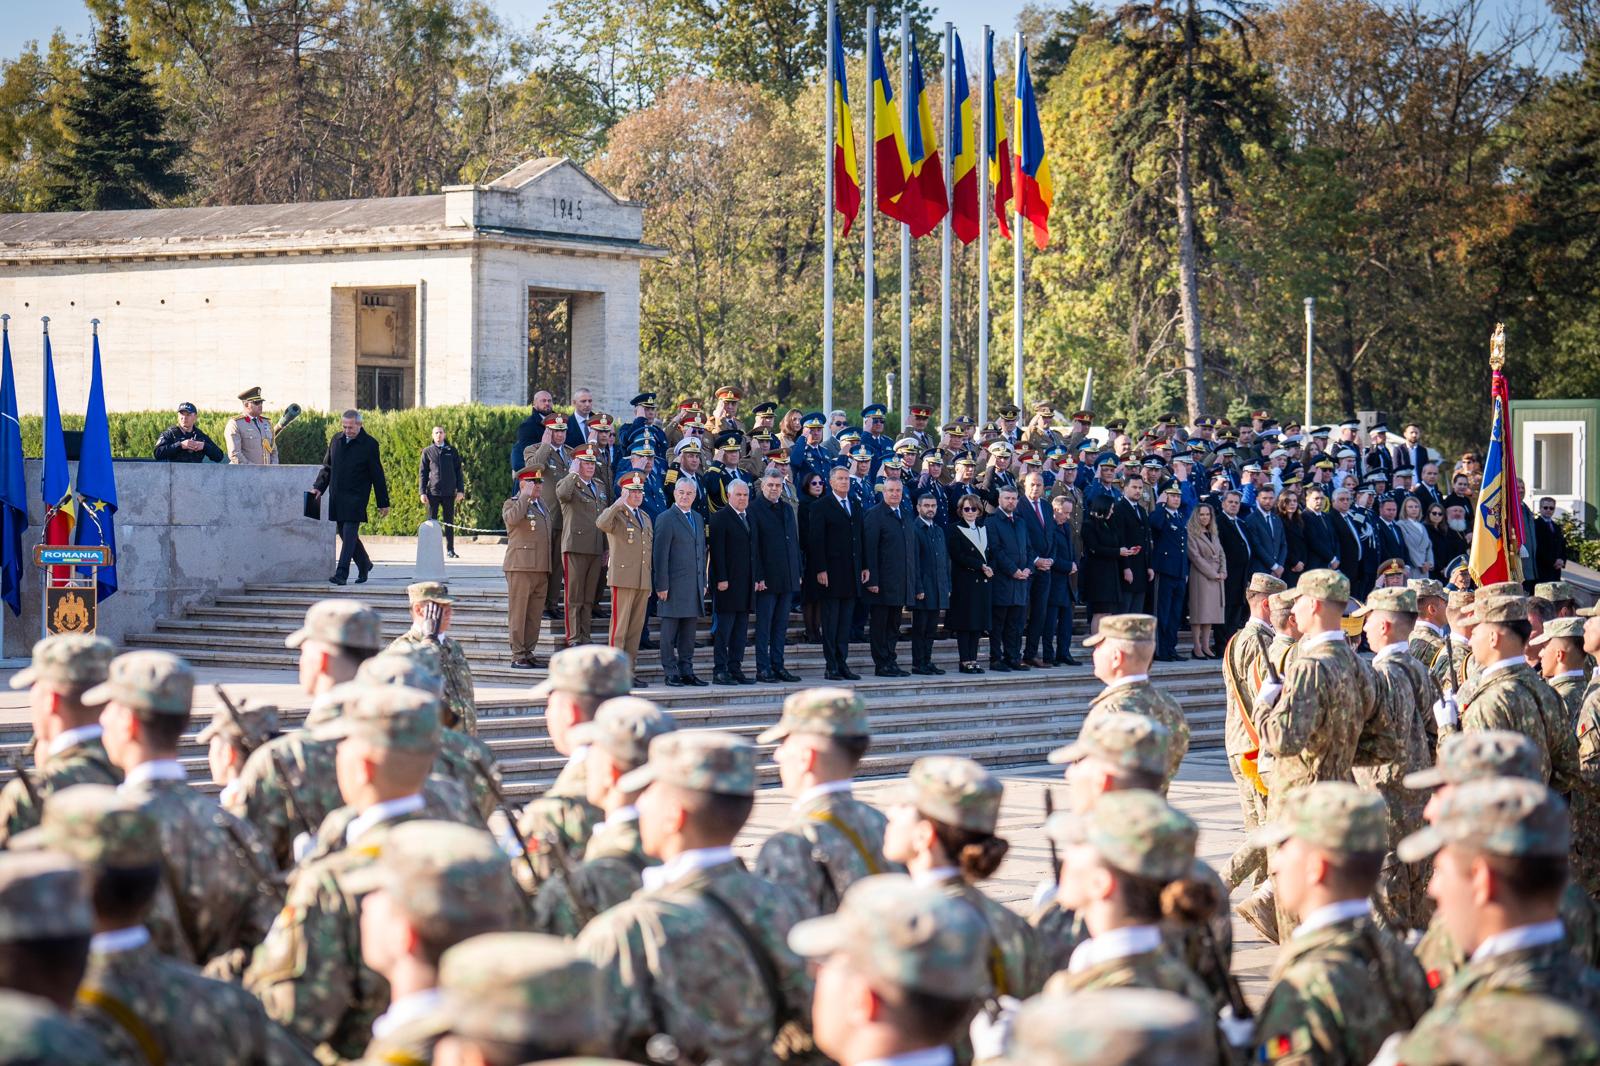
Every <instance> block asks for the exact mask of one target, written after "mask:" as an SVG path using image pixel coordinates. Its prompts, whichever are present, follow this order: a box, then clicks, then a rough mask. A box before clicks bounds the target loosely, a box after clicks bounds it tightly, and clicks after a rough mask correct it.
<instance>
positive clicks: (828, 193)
mask: <svg viewBox="0 0 1600 1066" xmlns="http://www.w3.org/2000/svg"><path fill="white" fill-rule="evenodd" d="M837 3H838V0H828V33H827V44H826V48H827V49H828V55H827V58H826V59H825V60H824V61H823V64H822V69H823V70H825V71H827V75H826V77H827V94H828V107H827V116H828V117H827V119H826V120H825V121H824V123H823V129H824V132H823V136H824V138H825V139H826V141H827V147H825V148H824V149H823V152H822V170H823V174H824V178H823V183H822V189H823V192H822V260H823V266H822V411H823V414H824V415H826V414H827V412H829V411H831V410H833V153H834V143H835V142H836V141H837V139H838V138H837V135H836V133H835V130H834V116H835V113H836V112H837V111H838V105H837V103H836V102H835V99H834V91H835V90H834V87H833V80H834V78H835V76H837V77H839V78H843V77H844V71H842V70H841V71H835V70H834V69H833V54H834V51H833V50H834V39H833V20H834V17H835V14H836V12H837V6H836V5H837ZM844 134H845V136H847V137H849V136H853V134H852V133H851V131H849V130H845V131H844Z"/></svg>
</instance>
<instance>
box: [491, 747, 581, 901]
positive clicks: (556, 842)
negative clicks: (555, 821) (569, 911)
mask: <svg viewBox="0 0 1600 1066" xmlns="http://www.w3.org/2000/svg"><path fill="white" fill-rule="evenodd" d="M472 761H473V764H474V765H475V766H477V768H478V771H479V772H480V773H481V774H483V780H484V781H485V783H487V784H488V786H489V791H490V792H493V793H494V803H495V806H496V807H499V808H500V813H501V814H503V815H505V816H506V828H507V829H509V830H510V831H511V838H512V839H513V840H515V841H516V842H517V847H518V848H520V849H522V861H523V862H524V863H525V864H527V867H528V877H529V878H530V881H529V883H530V884H532V885H533V886H535V887H537V886H538V884H539V871H538V869H537V868H536V867H535V866H534V865H533V853H532V852H530V851H529V850H528V840H527V838H526V837H524V836H523V835H522V830H521V829H520V828H518V826H517V816H516V814H514V813H513V812H512V810H511V804H509V803H507V802H506V793H505V790H504V789H502V788H501V787H500V782H498V781H496V780H495V779H494V775H493V774H492V773H490V772H489V768H488V767H486V766H484V765H483V764H482V763H481V762H479V761H478V759H477V757H476V756H472ZM550 837H551V838H552V839H547V840H545V841H542V843H545V844H548V845H549V846H550V849H551V851H552V852H553V853H554V854H555V855H556V858H557V864H558V869H559V870H560V872H561V880H562V883H563V884H565V885H566V886H567V895H569V896H571V897H572V905H573V906H574V907H575V908H577V909H578V917H579V918H580V919H582V924H583V925H588V924H589V919H590V918H593V917H594V914H593V911H592V909H590V908H588V907H587V906H586V905H585V901H584V900H583V899H582V897H580V896H579V895H578V893H577V891H576V889H575V888H574V887H573V884H572V875H571V871H570V870H568V869H567V853H566V852H565V851H563V850H562V849H561V841H560V838H559V837H557V836H556V834H555V833H551V834H550ZM585 911H588V912H589V913H588V914H587V916H585Z"/></svg>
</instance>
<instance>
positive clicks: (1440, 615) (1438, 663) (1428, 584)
mask: <svg viewBox="0 0 1600 1066" xmlns="http://www.w3.org/2000/svg"><path fill="white" fill-rule="evenodd" d="M1406 588H1408V589H1410V590H1411V591H1412V592H1415V593H1416V594H1417V624H1416V625H1415V626H1414V627H1413V628H1412V630H1411V654H1412V655H1414V656H1416V658H1417V661H1419V662H1420V663H1422V665H1423V666H1426V667H1427V668H1428V673H1430V674H1432V675H1433V682H1434V684H1435V685H1437V686H1438V687H1439V690H1440V691H1441V692H1442V691H1444V690H1445V689H1446V688H1453V687H1454V682H1453V678H1452V675H1451V673H1450V652H1449V650H1448V649H1447V648H1446V645H1445V642H1446V641H1448V640H1449V639H1450V638H1449V635H1448V633H1447V631H1446V627H1447V626H1448V625H1449V619H1448V612H1447V609H1446V604H1447V602H1448V600H1447V595H1448V594H1447V593H1446V592H1445V587H1444V585H1443V584H1442V583H1440V582H1438V581H1435V580H1434V579H1433V578H1427V577H1414V578H1412V579H1411V580H1410V581H1407V582H1406Z"/></svg>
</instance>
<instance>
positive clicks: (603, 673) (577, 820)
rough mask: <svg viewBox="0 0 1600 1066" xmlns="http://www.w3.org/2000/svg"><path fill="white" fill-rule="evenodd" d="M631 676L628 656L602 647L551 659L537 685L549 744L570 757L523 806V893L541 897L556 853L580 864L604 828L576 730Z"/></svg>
mask: <svg viewBox="0 0 1600 1066" xmlns="http://www.w3.org/2000/svg"><path fill="white" fill-rule="evenodd" d="M632 677H633V674H632V670H631V669H630V667H629V664H628V653H627V652H625V651H622V650H621V649H619V648H610V647H607V646H605V645H603V644H582V645H579V646H577V647H574V648H567V649H564V650H562V651H559V652H557V653H556V654H554V655H552V656H550V673H549V675H548V676H547V677H546V678H545V679H544V681H542V682H540V683H539V684H538V685H536V686H534V689H533V691H532V693H531V694H532V696H533V697H534V698H535V699H543V700H544V701H545V707H544V721H545V729H546V731H547V732H549V734H550V743H551V744H552V745H554V747H555V749H556V751H558V752H560V753H561V754H563V755H565V756H567V765H566V766H565V767H563V768H562V770H561V773H560V774H559V775H558V776H557V777H556V780H555V783H554V784H552V785H551V786H550V788H549V790H548V791H546V792H545V794H544V795H542V796H540V797H539V798H538V799H536V800H534V801H533V802H532V803H529V804H528V805H527V806H526V807H524V808H523V809H522V814H521V816H520V817H518V819H517V828H518V829H520V830H521V832H522V838H523V840H524V841H526V842H527V845H528V851H529V853H530V854H529V858H530V859H531V860H532V861H531V863H521V862H519V863H517V864H516V865H515V867H514V869H516V871H517V879H518V880H519V881H521V882H522V888H523V890H524V891H525V892H528V893H530V894H532V893H535V892H537V891H538V890H539V886H540V885H542V884H544V883H545V882H546V881H548V880H549V879H550V878H551V876H552V875H553V874H554V872H555V868H556V866H555V864H556V862H557V861H558V860H557V859H556V857H555V856H554V854H553V851H554V849H558V848H559V849H560V850H561V853H562V856H561V859H560V860H559V861H564V862H566V863H567V864H569V865H570V864H572V863H575V862H577V861H578V859H579V857H581V856H582V855H583V849H584V847H585V845H587V844H588V843H589V835H590V833H592V832H593V831H594V827H595V826H596V825H598V824H599V823H600V820H601V818H602V816H603V815H602V812H601V810H600V809H599V808H598V807H596V806H595V805H594V804H592V803H590V802H589V800H588V797H587V793H588V786H587V784H586V783H585V772H584V766H585V763H586V761H587V755H588V753H587V752H585V751H583V750H582V748H581V746H579V745H578V744H577V743H576V742H574V741H573V740H572V729H573V727H574V726H576V725H578V724H579V723H581V722H587V721H589V720H590V719H592V718H593V717H594V714H595V711H597V710H598V709H599V707H600V705H601V704H602V703H604V702H605V701H606V700H609V699H612V698H614V697H616V696H626V695H627V694H628V689H629V687H630V686H631V684H632ZM530 865H531V867H532V870H531V871H530V870H529V866H530ZM535 874H537V877H535V876H534V875H535Z"/></svg>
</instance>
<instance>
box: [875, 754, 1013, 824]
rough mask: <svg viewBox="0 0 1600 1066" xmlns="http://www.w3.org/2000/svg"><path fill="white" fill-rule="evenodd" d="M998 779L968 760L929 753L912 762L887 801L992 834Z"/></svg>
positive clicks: (997, 815) (999, 787)
mask: <svg viewBox="0 0 1600 1066" xmlns="http://www.w3.org/2000/svg"><path fill="white" fill-rule="evenodd" d="M1004 788H1005V786H1004V785H1002V784H1001V783H1000V779H999V778H998V777H996V776H994V775H993V774H991V773H990V772H989V771H988V770H985V769H984V768H983V767H982V766H979V765H978V764H977V763H975V762H973V761H972V760H971V759H963V758H961V757H960V756H957V755H928V756H924V757H923V758H921V759H918V760H917V761H916V762H914V763H912V764H911V772H910V773H909V774H907V775H906V780H905V783H904V784H903V785H902V786H901V787H900V788H899V789H897V790H896V791H895V793H894V795H893V797H892V798H891V799H889V800H888V802H891V803H900V804H905V805H908V806H911V807H915V808H916V809H917V812H918V813H919V814H921V815H922V816H923V817H924V818H931V819H933V820H934V821H936V822H943V823H944V824H945V825H950V826H954V827H956V828H957V829H965V830H967V831H969V832H973V833H993V832H994V828H995V826H996V825H997V824H999V821H1000V797H1001V794H1002V792H1003V791H1004Z"/></svg>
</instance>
